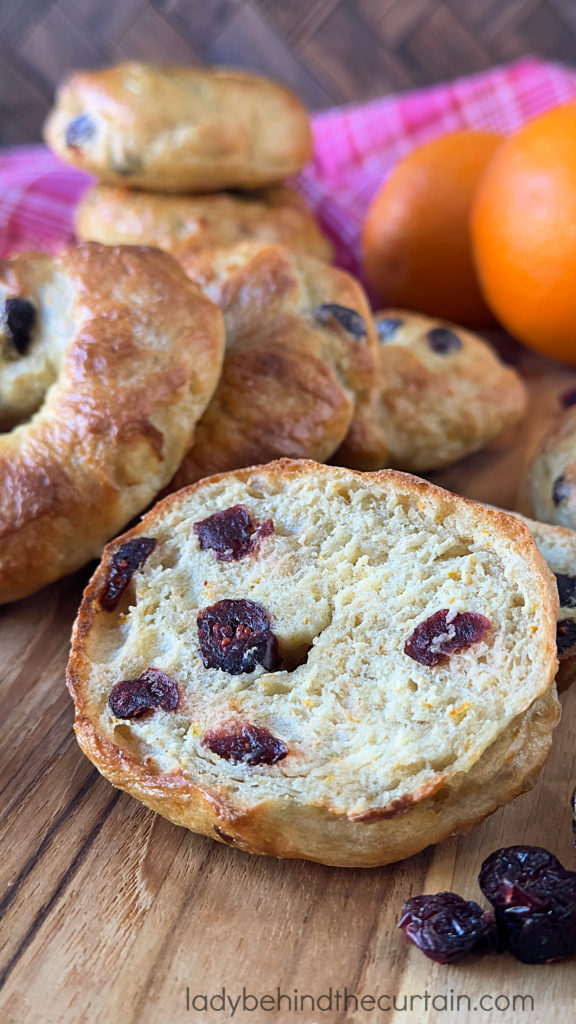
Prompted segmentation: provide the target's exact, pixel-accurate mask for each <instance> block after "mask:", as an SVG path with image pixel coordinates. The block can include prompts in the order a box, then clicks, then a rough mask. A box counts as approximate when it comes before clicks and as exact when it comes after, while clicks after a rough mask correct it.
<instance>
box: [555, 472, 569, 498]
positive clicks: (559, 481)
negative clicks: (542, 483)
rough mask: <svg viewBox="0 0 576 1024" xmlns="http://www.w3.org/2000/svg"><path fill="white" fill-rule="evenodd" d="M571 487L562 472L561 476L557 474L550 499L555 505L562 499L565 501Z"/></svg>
mask: <svg viewBox="0 0 576 1024" xmlns="http://www.w3.org/2000/svg"><path fill="white" fill-rule="evenodd" d="M570 491H571V487H570V484H569V483H568V481H567V479H566V477H565V476H564V474H563V473H562V475H561V476H557V477H556V479H555V481H554V483H553V485H552V501H553V502H554V504H555V505H560V504H561V503H562V502H563V501H566V500H567V499H568V498H569V497H570Z"/></svg>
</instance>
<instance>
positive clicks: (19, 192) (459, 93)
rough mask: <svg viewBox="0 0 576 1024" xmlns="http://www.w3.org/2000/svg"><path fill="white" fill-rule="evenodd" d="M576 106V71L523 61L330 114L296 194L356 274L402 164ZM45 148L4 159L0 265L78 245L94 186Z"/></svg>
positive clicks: (320, 122)
mask: <svg viewBox="0 0 576 1024" xmlns="http://www.w3.org/2000/svg"><path fill="white" fill-rule="evenodd" d="M574 97H576V71H572V70H571V69H569V68H565V67H562V66H561V65H557V64H548V63H543V62H541V61H538V60H534V59H531V58H529V59H525V60H521V61H518V62H517V63H514V64H510V65H508V66H506V67H497V68H492V69H491V70H490V71H486V72H483V73H482V74H479V75H473V76H470V77H469V78H461V79H458V80H457V81H455V82H450V83H448V84H443V85H437V86H433V87H432V88H427V89H419V90H417V91H414V92H409V93H404V94H402V95H398V96H387V97H385V98H384V99H380V100H374V101H373V102H371V103H363V104H361V105H358V106H350V107H344V108H337V109H334V110H329V111H327V112H325V113H321V114H317V115H316V116H315V117H314V119H313V128H314V141H315V146H314V159H313V160H312V162H311V163H310V164H309V166H308V167H307V168H306V170H305V171H304V172H303V173H302V174H301V175H300V176H299V177H298V179H297V180H296V185H297V187H298V188H299V189H300V191H301V192H302V193H303V194H304V195H305V197H306V198H307V200H308V202H309V204H310V206H311V207H312V208H313V209H314V210H315V212H316V214H317V216H318V218H319V220H320V222H321V224H322V225H323V227H324V229H325V230H326V232H327V233H328V234H329V235H330V237H331V238H332V239H333V241H334V243H335V245H336V253H337V259H338V262H339V263H340V264H341V265H342V266H345V267H348V268H349V269H351V270H353V271H355V272H357V273H358V272H359V269H360V242H359V234H360V225H361V223H362V220H363V217H364V215H365V213H366V209H367V207H368V204H369V202H370V200H371V198H372V196H373V195H374V193H375V191H376V189H377V188H378V186H379V185H380V184H381V182H382V181H383V179H384V178H385V176H386V175H387V174H388V173H389V171H390V170H391V168H392V167H393V166H394V163H395V162H396V161H397V160H398V158H399V157H401V156H403V155H404V154H406V153H408V152H410V150H412V149H414V148H416V147H417V146H419V145H421V144H422V143H424V142H428V141H430V140H431V139H434V138H436V137H438V136H439V135H443V134H446V133H448V132H453V131H457V130H458V129H460V128H485V129H489V130H491V131H496V132H502V133H504V134H505V133H509V132H512V131H514V130H515V129H516V128H518V126H519V125H521V124H522V123H523V122H524V121H526V120H528V119H529V118H530V117H534V116H535V115H536V114H539V113H541V112H542V111H543V110H546V109H548V108H549V107H552V106H555V105H556V104H558V103H562V102H564V101H566V100H569V99H572V98H574ZM90 180H91V179H90V178H89V176H88V175H86V174H83V173H82V172H80V171H76V170H74V169H72V168H70V167H67V166H66V165H64V164H63V163H61V161H60V160H58V159H57V157H55V156H53V155H52V154H51V153H50V152H49V151H48V150H47V149H45V148H44V147H43V146H25V147H17V148H12V149H5V150H3V151H0V256H8V255H10V254H12V253H16V252H23V251H25V250H26V249H43V250H48V251H55V250H57V249H58V248H61V247H62V246H63V245H66V244H68V243H70V242H71V241H73V240H74V233H73V228H72V221H73V212H74V207H75V204H76V203H77V201H78V199H79V197H80V196H81V195H82V193H83V192H84V190H85V189H86V188H87V187H88V185H89V183H90Z"/></svg>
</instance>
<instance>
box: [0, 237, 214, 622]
mask: <svg viewBox="0 0 576 1024" xmlns="http://www.w3.org/2000/svg"><path fill="white" fill-rule="evenodd" d="M0 309H1V310H2V311H3V318H2V322H1V324H0V416H1V418H2V422H3V426H4V428H5V429H6V428H8V427H10V426H11V425H13V424H14V423H16V424H19V425H18V426H15V427H14V429H12V430H11V431H9V432H5V433H3V434H0V602H6V601H11V600H14V599H16V598H19V597H23V596H25V595H26V594H30V593H32V592H33V591H34V590H37V589H39V588H40V587H42V586H44V585H45V584H47V583H50V582H52V581H53V580H56V579H59V578H60V577H61V576H64V575H66V574H67V573H69V572H72V571H73V570H75V569H77V568H79V567H80V566H81V565H84V564H85V563H86V562H88V561H89V560H90V559H91V558H96V557H98V556H99V555H100V553H101V551H102V548H103V546H104V544H105V543H106V541H107V540H109V539H110V537H112V536H114V534H115V533H117V532H118V531H119V530H120V529H122V527H123V526H125V525H126V523H128V522H129V521H130V520H131V519H132V518H133V517H134V516H135V515H136V514H137V513H138V512H141V511H142V509H143V508H145V506H146V505H148V504H149V503H150V501H151V500H152V499H153V498H154V496H155V494H156V493H157V492H158V490H160V488H162V487H163V486H164V485H165V484H166V483H167V482H168V481H169V480H170V478H171V476H172V475H173V473H174V471H175V470H176V468H177V466H178V463H179V462H180V460H181V459H182V456H183V455H184V452H185V451H186V449H187V448H188V447H189V445H190V443H191V441H192V438H193V435H194V427H195V425H196V422H197V420H198V418H199V417H200V416H201V414H202V412H203V411H204V409H205V407H206V405H207V403H208V401H209V399H210V396H211V394H212V392H213V390H214V388H215V386H216V382H217V379H218V373H219V370H220V365H221V360H222V351H223V322H222V314H221V312H220V310H219V309H218V308H217V307H216V306H214V304H213V303H212V302H210V300H209V299H207V298H206V297H205V296H204V295H202V293H201V292H200V290H199V289H198V288H197V287H196V286H195V285H194V284H193V283H192V282H191V281H189V280H188V278H187V277H186V275H185V274H184V272H183V271H182V270H181V268H180V267H179V265H178V264H177V263H176V261H175V260H174V259H173V258H172V257H171V256H169V255H168V254H167V253H163V252H161V251H160V250H158V249H147V248H136V247H134V248H132V247H119V248H108V247H106V246H101V245H97V244H95V243H85V244H84V245H80V246H78V247H76V248H73V249H69V250H67V251H66V252H63V253H61V254H60V255H59V256H56V257H53V256H46V255H41V254H36V253H30V254H26V255H24V256H20V257H18V258H17V259H15V260H13V261H11V262H7V261H4V262H3V263H2V266H1V268H0ZM30 417H31V418H30ZM28 418H30V419H29V421H28V422H23V421H26V420H27V419H28Z"/></svg>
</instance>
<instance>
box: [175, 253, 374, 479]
mask: <svg viewBox="0 0 576 1024" xmlns="http://www.w3.org/2000/svg"><path fill="white" fill-rule="evenodd" d="M189 272H192V271H189ZM193 277H194V280H195V281H197V282H198V283H199V285H200V287H201V288H202V289H203V290H204V292H205V293H206V294H207V295H208V296H209V297H210V298H211V299H212V300H213V301H214V302H216V303H218V304H219V305H220V306H221V307H222V309H223V311H224V315H225V322H226V354H225V357H224V365H223V367H222V376H221V378H220V381H219V384H218V387H217V388H216V391H215V394H214V397H213V398H212V401H211V402H210V405H209V406H208V408H207V410H206V412H205V413H204V416H203V417H202V419H201V420H200V422H199V424H198V428H197V431H196V438H195V443H194V445H193V447H192V448H191V449H190V451H189V452H188V454H187V456H186V458H185V459H184V461H183V463H182V465H181V467H180V469H179V471H178V473H177V474H176V477H175V479H174V481H173V482H172V483H171V485H170V489H172V490H174V489H177V488H178V487H183V486H185V485H187V484H190V483H193V482H194V481H195V480H199V479H200V478H201V477H203V476H209V475H212V474H214V473H219V472H223V471H226V470H230V469H237V468H239V467H241V466H250V465H252V464H254V463H259V462H268V461H270V460H272V459H276V458H279V457H282V456H289V457H292V458H311V459H317V460H318V461H319V462H323V461H325V460H326V459H328V458H329V457H330V456H331V455H332V454H333V452H334V451H335V450H336V448H337V447H338V445H339V444H340V443H341V442H342V441H343V440H344V438H345V436H346V435H347V433H348V431H349V430H351V429H353V430H354V431H355V433H356V434H358V435H362V437H364V436H366V437H369V438H370V443H371V432H372V425H371V423H370V422H367V423H366V424H365V425H364V423H363V419H364V415H365V413H364V409H365V407H366V408H367V407H368V405H369V402H370V396H371V391H372V389H373V388H374V387H375V384H376V376H375V372H376V362H375V359H376V355H377V352H376V337H375V334H374V329H373V326H372V320H371V317H370V310H369V306H368V303H367V300H366V297H365V295H364V293H363V291H362V289H361V287H360V285H359V284H358V282H357V281H355V279H354V278H353V277H351V276H350V275H349V274H347V273H346V272H345V271H343V270H339V269H337V268H335V267H331V266H328V265H327V264H324V263H320V262H319V261H318V260H314V259H311V258H306V257H303V256H300V255H298V254H296V253H294V252H291V251H289V250H288V249H285V248H283V247H281V246H275V245H264V244H262V243H255V242H252V243H250V242H246V243H244V244H242V245H238V246H235V247H234V248H230V249H228V250H226V251H222V252H220V253H219V254H215V253H214V252H211V253H208V254H206V255H205V257H204V258H202V257H200V259H199V260H197V261H196V262H195V266H194V271H193ZM357 421H360V423H361V426H360V427H359V428H356V426H355V424H356V423H357Z"/></svg>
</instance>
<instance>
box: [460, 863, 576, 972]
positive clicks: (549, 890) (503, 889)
mask: <svg viewBox="0 0 576 1024" xmlns="http://www.w3.org/2000/svg"><path fill="white" fill-rule="evenodd" d="M478 881H479V884H480V888H481V889H482V892H483V893H484V895H485V896H486V898H487V899H488V900H490V903H491V904H492V906H493V907H494V910H495V913H496V922H497V924H498V928H499V931H500V934H501V937H502V939H503V940H504V942H505V945H506V947H507V949H509V950H510V952H511V953H512V954H513V955H514V956H515V957H516V958H517V959H518V960H521V961H522V962H523V963H527V964H544V963H548V962H549V961H551V960H561V959H564V958H565V957H569V956H574V954H576V872H574V871H566V869H565V868H564V867H563V866H562V864H561V863H560V861H559V860H558V859H557V858H556V857H555V856H554V855H553V854H552V853H550V852H549V851H548V850H545V849H543V848H542V847H540V846H508V847H504V848H502V849H500V850H496V851H495V852H494V853H492V854H491V855H490V856H489V857H487V858H486V860H485V861H484V863H483V864H482V868H481V871H480V877H479V879H478Z"/></svg>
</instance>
